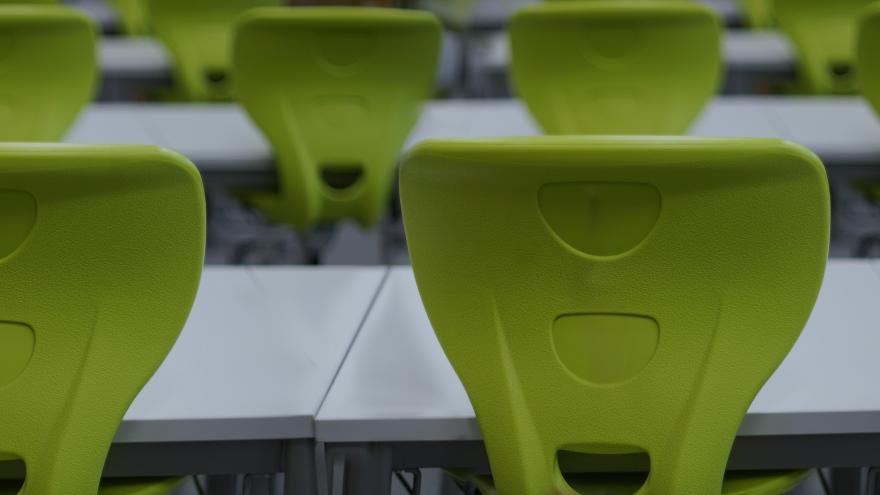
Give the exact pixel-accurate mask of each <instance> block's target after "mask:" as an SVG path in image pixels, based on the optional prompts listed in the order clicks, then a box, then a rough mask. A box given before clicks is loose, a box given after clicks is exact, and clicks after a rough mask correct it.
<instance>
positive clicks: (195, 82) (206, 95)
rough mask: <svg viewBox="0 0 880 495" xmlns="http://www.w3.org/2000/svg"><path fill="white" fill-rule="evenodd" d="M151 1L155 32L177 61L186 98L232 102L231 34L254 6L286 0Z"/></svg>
mask: <svg viewBox="0 0 880 495" xmlns="http://www.w3.org/2000/svg"><path fill="white" fill-rule="evenodd" d="M148 2H149V3H148V6H149V10H150V18H151V21H152V26H153V31H154V32H155V34H156V37H158V38H159V39H160V40H161V41H162V43H163V44H164V45H165V46H166V47H167V48H168V51H169V52H171V55H172V57H173V59H174V78H175V83H176V84H177V85H178V90H179V92H180V94H181V97H182V98H183V99H186V100H190V101H217V100H228V99H230V98H232V91H231V89H232V85H231V83H230V79H231V77H230V65H231V51H232V35H233V32H234V30H235V23H236V21H237V20H238V18H239V16H241V15H242V14H243V13H244V12H246V11H247V10H249V9H252V8H255V7H271V6H278V5H281V3H282V0H148ZM272 49H273V50H274V49H275V48H272ZM268 55H269V54H261V55H260V56H268Z"/></svg>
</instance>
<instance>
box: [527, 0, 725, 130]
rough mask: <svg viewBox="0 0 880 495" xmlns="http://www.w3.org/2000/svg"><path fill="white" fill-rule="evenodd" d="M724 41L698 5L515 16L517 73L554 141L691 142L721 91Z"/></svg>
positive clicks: (635, 5) (570, 7)
mask: <svg viewBox="0 0 880 495" xmlns="http://www.w3.org/2000/svg"><path fill="white" fill-rule="evenodd" d="M720 33H721V25H720V21H719V20H718V16H717V14H716V13H715V12H714V11H713V10H712V9H711V8H710V7H708V6H706V5H703V4H701V3H698V2H676V1H671V2H658V1H639V0H633V1H620V2H615V1H601V0H600V1H595V2H549V3H545V4H540V5H535V6H533V7H527V8H524V9H521V10H520V11H518V12H517V13H516V14H515V15H514V16H513V19H512V20H511V23H510V44H511V52H512V59H511V73H512V76H513V82H514V86H515V87H516V90H517V92H518V93H519V96H520V97H521V98H522V99H523V100H524V101H525V103H526V105H527V106H528V108H529V110H530V111H531V113H532V115H533V116H534V117H535V119H536V120H537V121H538V123H539V124H540V125H541V127H543V129H544V131H546V132H547V133H548V134H682V133H684V132H685V131H687V129H688V127H689V126H690V125H691V123H692V122H693V121H694V119H696V117H697V116H698V115H699V113H700V111H701V110H702V108H703V106H704V105H705V104H706V102H707V101H708V100H709V98H711V97H712V96H714V95H715V92H716V90H717V88H718V83H719V77H720V74H721V69H722V67H721V56H720V36H721V34H720Z"/></svg>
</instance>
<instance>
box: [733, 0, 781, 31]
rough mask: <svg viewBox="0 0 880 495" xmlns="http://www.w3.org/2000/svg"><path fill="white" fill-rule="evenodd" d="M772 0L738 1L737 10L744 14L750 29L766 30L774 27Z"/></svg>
mask: <svg viewBox="0 0 880 495" xmlns="http://www.w3.org/2000/svg"><path fill="white" fill-rule="evenodd" d="M772 2H773V0H739V8H740V10H741V11H742V12H743V14H745V18H746V23H747V24H748V25H749V27H751V28H755V29H766V28H771V27H773V26H774V24H775V22H774V21H773V8H772V7H773V4H772Z"/></svg>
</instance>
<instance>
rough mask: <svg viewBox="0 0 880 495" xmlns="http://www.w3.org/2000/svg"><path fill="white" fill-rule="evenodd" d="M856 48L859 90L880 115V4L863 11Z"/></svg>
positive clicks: (874, 4)
mask: <svg viewBox="0 0 880 495" xmlns="http://www.w3.org/2000/svg"><path fill="white" fill-rule="evenodd" d="M856 46H857V52H856V58H857V65H858V66H859V74H858V76H859V89H860V90H861V92H862V94H863V95H864V96H865V99H867V100H868V102H869V103H870V104H871V106H873V107H874V111H875V112H876V113H877V114H880V57H878V56H877V55H878V54H880V3H878V2H874V3H872V4H871V5H869V6H868V7H867V8H865V9H864V10H863V11H862V16H861V21H860V23H859V34H858V42H857V44H856Z"/></svg>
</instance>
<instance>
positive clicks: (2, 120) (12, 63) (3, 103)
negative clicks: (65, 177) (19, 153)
mask: <svg viewBox="0 0 880 495" xmlns="http://www.w3.org/2000/svg"><path fill="white" fill-rule="evenodd" d="M0 74H2V76H3V77H0V141H18V142H22V141H58V140H60V139H61V138H62V137H64V134H65V133H66V132H67V130H68V128H69V127H70V126H71V124H73V122H74V120H76V117H77V116H78V115H79V113H80V111H81V110H82V109H83V108H84V107H85V106H86V105H87V104H88V103H89V102H90V101H91V100H92V96H93V94H94V90H95V78H96V76H97V69H96V67H95V26H94V24H93V23H92V21H91V19H90V18H89V17H88V16H86V14H83V13H81V12H80V11H78V10H74V9H71V8H67V7H62V6H45V5H9V6H4V7H3V8H2V9H0Z"/></svg>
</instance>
